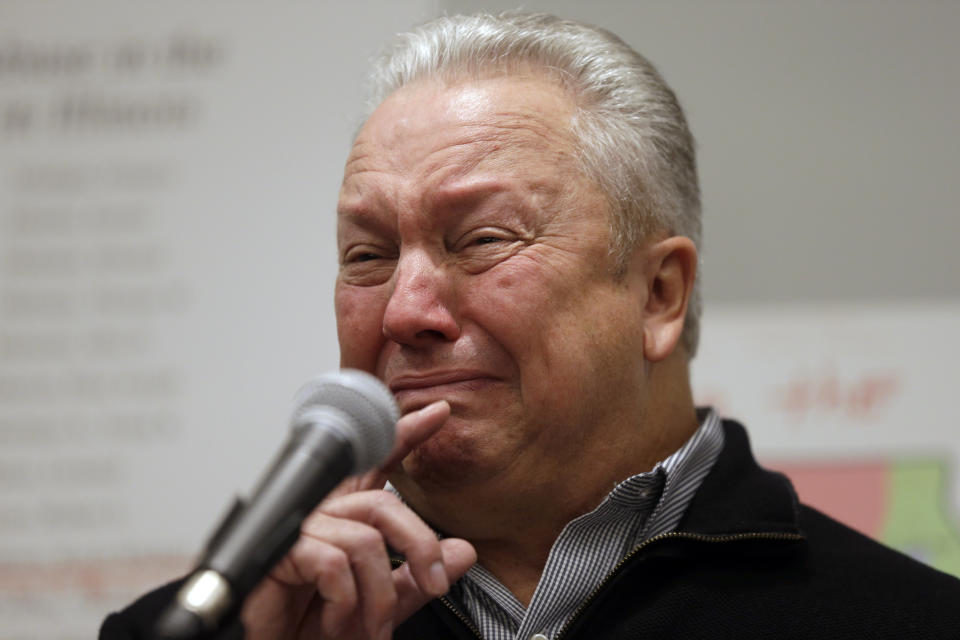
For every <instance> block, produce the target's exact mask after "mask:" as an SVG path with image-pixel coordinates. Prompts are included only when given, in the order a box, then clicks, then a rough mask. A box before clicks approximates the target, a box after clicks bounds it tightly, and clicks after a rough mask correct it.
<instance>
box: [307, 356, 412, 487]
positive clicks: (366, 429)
mask: <svg viewBox="0 0 960 640" xmlns="http://www.w3.org/2000/svg"><path fill="white" fill-rule="evenodd" d="M293 403H294V409H293V416H292V417H291V419H290V423H291V424H292V425H294V426H296V425H297V424H298V423H299V422H300V421H301V419H303V418H305V417H306V416H305V414H307V413H309V412H310V411H312V410H315V409H318V408H320V407H333V408H334V409H337V410H339V411H340V412H342V413H343V414H345V415H346V417H347V418H349V419H348V420H345V421H343V422H342V423H341V424H342V427H341V428H337V431H338V432H339V434H340V435H341V436H342V437H344V438H345V439H346V440H347V441H348V442H349V443H350V445H351V448H352V449H353V456H354V460H355V469H354V473H359V472H363V471H367V470H368V469H372V468H374V467H376V466H378V465H379V464H380V463H381V462H383V461H384V460H385V459H386V458H387V455H388V454H389V453H390V451H391V450H392V449H393V441H394V435H395V432H396V425H397V420H399V419H400V411H399V409H397V403H396V401H395V400H394V399H393V394H391V393H390V390H389V389H387V387H386V386H384V384H383V383H382V382H380V381H379V380H377V379H376V378H375V377H374V376H372V375H370V374H369V373H366V372H364V371H359V370H357V369H341V370H340V371H336V372H331V373H325V374H322V375H319V376H317V377H315V378H313V379H311V380H309V381H307V382H306V383H305V384H304V385H303V386H302V387H300V390H299V391H297V393H296V395H295V396H294V400H293ZM331 428H334V427H332V426H331Z"/></svg>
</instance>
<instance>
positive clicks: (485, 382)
mask: <svg viewBox="0 0 960 640" xmlns="http://www.w3.org/2000/svg"><path fill="white" fill-rule="evenodd" d="M494 382H495V379H494V378H493V377H492V376H490V375H489V374H487V373H484V372H480V371H468V370H463V371H434V372H425V373H422V374H420V373H417V374H412V373H411V374H403V375H398V376H393V377H392V378H391V379H390V381H389V383H388V384H387V386H388V387H389V388H390V391H391V392H393V395H394V396H395V397H396V399H397V404H398V405H399V406H400V411H401V412H402V413H409V412H410V411H416V410H417V409H422V408H423V407H425V406H427V405H428V404H430V403H432V402H436V401H437V400H452V399H453V397H455V396H457V395H458V394H462V393H468V392H472V391H479V390H481V389H485V388H486V387H488V386H490V385H491V384H493V383H494Z"/></svg>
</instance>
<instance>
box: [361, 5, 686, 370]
mask: <svg viewBox="0 0 960 640" xmlns="http://www.w3.org/2000/svg"><path fill="white" fill-rule="evenodd" d="M531 69H532V70H537V71H540V72H543V73H544V74H546V75H548V76H549V77H550V78H552V79H554V80H556V81H557V82H559V83H560V84H561V86H563V87H564V88H565V89H566V90H567V91H569V92H570V94H571V96H572V98H573V100H574V102H575V104H576V113H575V116H574V119H573V122H572V130H573V134H574V136H575V139H576V140H577V147H578V148H577V155H578V158H579V162H580V164H581V168H582V170H583V171H584V173H585V174H586V175H587V176H588V177H590V178H591V179H593V180H595V181H596V182H597V183H598V184H599V185H600V187H601V189H602V190H603V191H604V193H605V194H606V197H607V200H608V201H609V204H610V211H611V214H612V215H611V247H610V249H611V253H612V255H613V256H614V258H615V260H616V265H617V270H618V272H620V273H622V272H623V270H624V269H625V267H626V261H627V258H628V257H629V255H630V253H631V252H632V249H633V247H634V246H636V244H637V242H638V241H639V240H640V239H642V238H643V237H645V236H646V235H647V234H649V233H651V232H655V231H663V230H666V231H667V232H669V233H671V234H675V235H683V236H687V237H689V238H690V239H691V240H693V242H694V244H695V245H696V246H697V248H698V249H699V247H700V236H701V223H700V189H699V186H698V183H697V168H696V155H695V152H694V141H693V136H692V135H691V134H690V130H689V129H688V127H687V122H686V118H685V117H684V115H683V111H682V110H681V108H680V105H679V103H678V102H677V98H676V96H675V95H674V93H673V91H672V90H671V89H670V87H668V86H667V84H666V82H664V80H663V78H661V77H660V74H659V73H658V72H657V70H656V69H655V68H654V66H653V65H652V64H650V62H649V61H648V60H647V59H646V58H644V57H643V56H641V55H640V54H638V53H637V52H636V51H634V50H633V49H631V48H630V47H629V46H628V45H627V44H626V43H625V42H624V41H623V40H621V39H620V38H619V37H617V36H616V35H614V34H613V33H610V32H609V31H606V30H604V29H600V28H597V27H593V26H590V25H585V24H582V23H579V22H574V21H571V20H563V19H560V18H557V17H556V16H552V15H548V14H540V13H536V14H531V13H519V12H508V13H503V14H500V15H490V14H476V15H470V16H446V17H441V18H437V19H435V20H432V21H430V22H427V23H425V24H423V25H421V26H419V27H417V28H415V29H414V30H412V31H410V32H408V33H404V34H401V35H400V36H398V38H397V41H396V42H395V43H394V45H393V46H392V47H391V48H390V49H388V50H387V52H386V53H385V54H384V55H383V56H382V57H381V58H380V59H379V61H378V62H377V63H376V65H375V67H374V69H373V72H372V74H371V82H372V87H371V89H372V91H371V94H372V102H371V110H372V109H373V108H375V107H376V106H377V105H379V104H380V102H382V101H383V100H384V99H386V97H387V96H389V95H390V94H391V93H393V92H394V91H396V90H397V89H399V88H400V87H402V86H404V85H406V84H409V83H411V82H414V81H417V80H420V79H425V78H439V79H443V80H457V79H462V78H464V77H475V78H483V77H491V76H497V75H509V74H511V73H516V72H519V71H524V70H531ZM701 307H702V304H701V296H700V278H699V277H698V278H697V282H696V283H695V285H694V290H693V294H692V296H691V298H690V302H689V305H688V308H687V316H686V319H685V323H684V329H683V334H682V336H681V340H682V344H683V346H684V347H685V349H686V352H687V355H688V357H691V358H692V357H693V356H694V354H695V353H696V350H697V343H698V341H699V334H700V311H701Z"/></svg>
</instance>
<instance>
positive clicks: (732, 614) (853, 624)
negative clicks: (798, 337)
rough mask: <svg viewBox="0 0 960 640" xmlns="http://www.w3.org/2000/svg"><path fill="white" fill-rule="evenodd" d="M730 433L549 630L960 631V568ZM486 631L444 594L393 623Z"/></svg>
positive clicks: (653, 634) (401, 631)
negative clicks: (910, 549)
mask: <svg viewBox="0 0 960 640" xmlns="http://www.w3.org/2000/svg"><path fill="white" fill-rule="evenodd" d="M724 432H725V436H726V442H725V445H724V448H723V451H722V452H721V453H720V456H719V457H718V459H717V462H716V463H715V465H714V468H713V469H712V470H711V471H710V473H709V474H708V475H707V477H706V478H705V479H704V482H703V485H702V486H701V487H700V489H699V490H698V491H697V493H696V495H695V496H694V498H693V501H692V502H691V504H690V506H689V508H688V510H687V513H686V514H685V515H684V517H683V519H682V520H681V522H680V525H679V526H678V528H677V530H676V531H674V532H672V533H668V534H664V535H661V536H658V537H656V538H653V539H651V540H648V541H646V542H645V543H643V544H641V545H640V546H639V547H637V548H636V549H635V550H634V551H633V552H632V553H631V554H629V555H628V556H627V558H626V559H624V561H623V562H621V563H620V565H619V566H618V568H617V569H616V570H615V571H614V573H613V574H612V575H611V576H609V577H608V578H607V579H606V580H605V582H604V583H603V584H602V585H601V587H600V588H599V589H598V590H597V592H595V593H594V594H593V596H591V598H590V599H588V601H587V602H585V603H584V605H583V607H582V608H581V610H580V611H579V612H578V613H577V615H576V616H575V617H574V619H573V620H572V622H571V623H570V624H569V625H568V626H567V627H566V628H565V629H564V630H563V631H562V632H561V633H560V635H559V636H557V637H555V638H551V640H568V639H570V640H572V639H574V638H643V639H645V640H653V639H657V638H683V639H696V638H711V639H721V638H737V639H743V638H780V639H785V638H857V639H868V638H891V639H893V638H897V639H907V638H918V639H919V638H923V639H935V638H960V580H957V579H956V578H954V577H952V576H949V575H947V574H944V573H941V572H939V571H936V570H934V569H931V568H929V567H927V566H925V565H923V564H920V563H919V562H916V561H914V560H912V559H910V558H908V557H907V556H904V555H902V554H900V553H898V552H896V551H893V550H891V549H888V548H887V547H884V546H883V545H881V544H879V543H877V542H874V541H873V540H871V539H869V538H867V537H865V536H863V535H861V534H859V533H857V532H856V531H854V530H852V529H850V528H849V527H846V526H844V525H842V524H840V523H839V522H837V521H835V520H833V519H831V518H829V517H827V516H825V515H823V514H822V513H820V512H819V511H816V510H815V509H812V508H810V507H807V506H805V505H801V504H799V502H798V501H797V497H796V494H795V493H794V491H793V487H792V486H791V485H790V482H789V481H788V480H787V479H786V478H785V477H784V476H782V475H780V474H777V473H772V472H770V471H766V470H764V469H762V468H760V467H759V466H758V465H757V463H756V462H755V461H754V459H753V456H752V454H751V453H750V446H749V442H748V439H747V435H746V432H745V431H744V429H743V427H741V426H740V425H738V424H736V423H734V422H731V421H725V422H724ZM164 589H166V590H167V591H168V592H167V594H166V596H165V598H166V599H169V597H170V595H171V594H172V593H173V589H172V588H171V587H170V586H168V587H165V588H164ZM158 593H159V592H153V593H152V594H149V595H148V596H146V597H145V598H143V599H141V600H140V601H138V602H137V603H134V605H132V606H131V607H129V608H127V609H126V610H124V612H122V613H121V614H120V615H119V616H115V618H114V619H113V620H111V619H108V620H107V622H106V623H105V625H104V628H103V629H102V630H101V639H102V640H108V639H109V640H112V639H114V638H130V637H136V636H135V635H130V631H129V630H132V629H134V628H135V625H134V621H135V620H143V619H144V618H145V617H148V616H150V615H155V613H156V608H157V606H158V605H157V604H156V602H157V601H158V599H162V598H161V596H160V595H158ZM151 598H153V600H152V601H151V600H150V599H151ZM150 602H153V603H154V604H153V605H152V608H151V604H150ZM124 630H127V631H124ZM478 637H479V636H478V634H477V632H476V631H475V630H474V629H473V628H472V625H471V623H470V622H469V621H468V619H467V618H466V616H465V615H464V614H462V613H461V612H460V611H459V610H458V609H457V607H456V605H454V604H453V603H451V602H449V601H447V600H446V599H443V598H441V599H438V600H434V601H433V602H431V603H429V604H428V605H427V606H425V607H424V608H423V609H421V610H420V611H418V612H417V613H416V614H414V615H413V616H412V617H411V618H409V619H408V620H407V621H406V622H405V623H403V624H402V625H401V626H400V627H399V628H398V629H397V631H396V633H395V634H394V638H396V639H398V640H423V639H426V638H443V639H448V638H449V639H452V638H462V639H471V640H476V638H478Z"/></svg>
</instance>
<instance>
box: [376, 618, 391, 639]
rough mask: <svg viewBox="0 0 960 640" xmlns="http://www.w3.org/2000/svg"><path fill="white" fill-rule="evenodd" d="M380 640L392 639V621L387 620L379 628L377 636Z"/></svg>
mask: <svg viewBox="0 0 960 640" xmlns="http://www.w3.org/2000/svg"><path fill="white" fill-rule="evenodd" d="M378 637H379V638H380V639H381V640H390V638H392V637H393V620H387V623H386V624H385V625H383V626H382V627H380V635H379V636H378Z"/></svg>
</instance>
